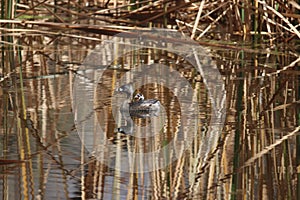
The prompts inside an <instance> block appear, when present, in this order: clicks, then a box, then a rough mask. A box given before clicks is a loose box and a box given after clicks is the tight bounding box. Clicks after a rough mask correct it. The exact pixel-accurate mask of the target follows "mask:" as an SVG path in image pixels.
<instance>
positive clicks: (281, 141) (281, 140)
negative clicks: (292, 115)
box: [241, 126, 300, 169]
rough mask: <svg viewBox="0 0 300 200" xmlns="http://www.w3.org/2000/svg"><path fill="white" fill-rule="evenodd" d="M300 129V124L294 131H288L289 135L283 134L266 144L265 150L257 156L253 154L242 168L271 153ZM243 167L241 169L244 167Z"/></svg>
mask: <svg viewBox="0 0 300 200" xmlns="http://www.w3.org/2000/svg"><path fill="white" fill-rule="evenodd" d="M299 130H300V126H298V127H296V128H295V130H293V131H292V132H290V133H288V134H287V135H285V136H283V137H282V138H281V139H279V140H276V142H275V143H273V144H271V145H269V146H266V147H265V148H264V150H262V151H260V152H259V153H257V154H256V155H255V156H253V157H252V158H250V159H248V160H247V161H246V162H245V164H244V165H243V166H242V168H245V167H248V166H250V165H251V164H253V163H254V162H255V161H256V160H257V159H259V158H261V157H262V156H263V155H265V154H267V153H269V152H270V151H271V150H273V149H274V148H275V147H276V146H278V145H280V144H282V143H283V142H284V141H286V140H288V139H289V138H290V137H292V136H295V134H297V133H298V132H299ZM242 168H241V169H242Z"/></svg>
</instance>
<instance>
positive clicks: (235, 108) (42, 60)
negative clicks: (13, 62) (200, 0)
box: [0, 45, 299, 199]
mask: <svg viewBox="0 0 300 200" xmlns="http://www.w3.org/2000/svg"><path fill="white" fill-rule="evenodd" d="M51 48H53V49H51ZM51 48H49V49H47V54H45V53H41V54H35V55H34V56H32V55H31V53H33V52H32V51H24V56H23V59H24V64H23V66H24V67H23V72H22V79H20V76H19V74H20V72H19V71H13V72H12V74H11V76H8V77H4V78H3V79H1V83H0V84H1V89H0V92H1V98H0V101H1V112H0V115H1V119H2V120H1V133H2V134H1V135H0V139H1V144H2V145H1V150H0V152H1V161H0V174H1V176H0V177H1V178H0V185H1V187H0V194H1V195H2V197H3V196H9V199H33V197H35V198H37V199H80V198H86V199H88V198H91V199H230V197H231V195H233V194H234V195H236V196H235V197H236V198H237V199H241V198H240V197H242V196H243V195H244V193H243V192H245V191H246V190H247V192H248V193H249V195H250V196H251V198H252V197H253V198H258V199H262V198H263V197H268V198H269V199H276V198H279V197H280V198H286V197H291V196H295V195H296V191H297V190H296V187H295V183H294V182H295V176H296V167H297V165H296V157H295V156H296V150H297V146H296V145H297V143H296V140H295V138H296V133H297V131H299V127H298V125H297V123H298V121H299V71H298V70H297V64H296V63H297V62H299V57H297V56H295V54H293V53H290V52H288V51H281V50H279V49H278V50H274V51H270V52H265V51H264V52H263V53H258V52H259V51H257V52H254V53H253V52H250V53H249V52H244V51H239V50H224V49H216V48H213V49H211V52H210V53H211V56H212V58H213V60H214V62H215V63H216V66H212V67H216V68H218V69H219V71H220V73H221V74H222V76H223V78H224V83H225V89H226V96H227V99H226V120H225V125H224V128H223V131H222V134H221V136H220V137H219V138H217V142H218V143H217V146H215V147H214V148H213V149H209V147H207V149H205V148H204V149H205V150H206V152H209V153H207V154H205V156H206V160H205V162H204V161H203V160H204V158H203V157H202V156H203V155H204V154H202V153H203V152H202V151H203V148H202V146H205V145H206V144H205V142H204V141H205V137H206V136H207V135H209V134H210V133H211V131H212V130H211V127H210V126H209V123H210V121H211V120H212V119H211V118H212V116H211V110H212V103H211V99H210V98H209V93H208V91H207V88H206V85H205V83H204V81H203V77H201V75H200V73H198V72H197V71H196V70H195V69H194V67H193V66H192V65H191V64H190V63H188V62H186V61H185V60H184V59H183V58H182V57H180V56H178V55H175V54H174V53H172V52H169V51H167V50H159V51H158V50H153V49H147V48H142V49H141V50H139V51H136V52H131V53H129V54H128V55H125V56H124V57H122V58H120V60H117V61H115V63H113V64H111V63H109V64H110V65H111V66H110V67H109V68H107V69H106V70H105V71H104V73H103V74H102V77H101V78H100V79H98V77H94V78H95V79H93V81H92V83H93V84H94V87H92V88H85V89H86V90H90V91H91V92H92V93H93V94H94V96H90V97H89V96H82V99H80V101H79V103H82V107H83V108H85V107H84V106H85V105H83V104H84V102H86V101H90V100H91V98H92V102H94V103H93V106H92V109H91V110H88V108H87V111H86V112H87V113H88V112H89V111H91V112H92V114H91V115H88V114H86V113H85V111H84V112H83V113H75V115H74V112H73V111H74V99H73V92H74V89H73V83H74V77H76V76H78V75H80V72H79V70H78V71H77V68H76V67H77V63H82V62H83V60H84V58H85V57H86V55H87V52H86V50H82V49H81V48H80V45H78V46H75V47H74V46H69V45H57V46H53V47H51ZM55 49H56V50H57V49H60V50H59V51H56V50H55ZM90 49H93V47H91V48H87V50H90ZM75 55H76V56H75ZM37 56H38V57H37ZM142 64H145V65H146V66H147V67H151V66H154V65H155V64H157V65H165V66H167V67H168V68H169V69H172V70H174V71H176V72H178V73H179V74H180V75H181V76H182V77H184V79H186V80H187V82H188V83H189V84H190V85H191V86H192V89H193V95H194V96H193V101H196V102H197V107H198V109H199V112H198V113H197V116H196V119H197V124H189V123H188V122H187V124H188V125H190V126H191V127H192V126H193V129H189V130H195V131H194V132H185V130H184V129H185V128H186V127H183V126H182V121H183V120H185V119H182V118H183V117H185V116H183V115H182V107H181V106H182V104H188V103H190V102H180V100H179V99H178V98H177V97H178V95H179V94H185V93H187V92H188V91H187V90H188V89H187V88H184V87H182V86H181V85H180V82H178V83H176V82H174V88H175V90H170V89H169V88H168V87H165V86H163V84H160V83H159V82H157V83H148V82H147V80H144V79H141V80H139V81H141V82H142V86H137V87H136V88H135V90H134V94H136V93H138V92H139V93H142V94H143V95H144V96H145V99H157V100H159V101H160V103H161V105H162V107H163V108H162V110H161V112H160V114H159V115H158V116H152V117H150V118H149V117H145V118H143V117H140V116H135V117H133V118H132V121H129V120H126V118H125V119H124V117H122V113H120V112H119V111H120V106H121V105H122V102H124V101H126V100H128V98H127V97H126V96H125V95H123V94H115V90H116V89H117V88H118V87H120V86H121V85H120V83H121V82H122V81H121V80H122V78H123V79H124V78H125V79H124V80H125V82H126V78H128V77H126V72H128V71H130V70H134V69H136V68H138V66H140V65H142ZM148 72H149V73H150V74H148V75H149V76H150V75H151V73H153V74H152V75H155V74H156V73H158V72H156V71H152V70H150V71H148ZM128 80H130V77H129V78H128ZM135 81H136V80H135ZM21 82H22V84H23V86H22V87H19V86H20V83H21ZM20 88H21V89H20ZM79 95H80V94H79ZM129 101H131V98H129ZM75 103H78V102H75ZM79 106H81V105H79ZM191 113H192V110H191ZM78 115H79V116H78ZM81 116H83V117H81ZM187 116H188V115H187ZM74 119H75V120H74ZM76 119H77V120H78V119H80V120H79V121H76ZM88 120H91V121H92V122H93V123H95V124H98V125H99V126H100V127H101V128H102V132H96V131H95V132H92V133H90V134H89V135H88V137H85V136H84V137H82V135H80V134H81V133H82V129H80V131H79V132H78V133H77V127H76V126H75V125H76V124H75V121H76V122H77V123H85V122H86V121H88ZM120 127H122V128H123V129H125V128H127V129H126V130H128V129H130V130H129V131H125V132H128V133H129V134H128V133H127V134H124V133H120V131H119V132H118V128H120ZM296 127H298V129H297V128H296ZM83 128H86V129H88V128H89V127H83ZM88 130H89V129H88ZM180 132H182V133H184V134H182V135H181V136H182V138H180V137H179V138H177V136H178V133H180ZM103 133H104V134H103ZM188 137H192V143H191V145H190V146H189V148H188V149H184V150H183V149H176V148H175V149H171V150H170V149H167V150H166V151H164V152H162V153H161V154H159V155H160V156H161V157H155V158H153V159H151V160H143V159H133V160H130V159H129V157H122V156H128V154H130V153H149V152H152V151H155V150H157V149H161V148H163V147H164V146H166V145H168V144H169V143H170V142H171V141H172V140H174V138H175V140H176V141H180V142H184V141H185V140H186V139H187V138H188ZM101 138H104V139H105V143H103V141H99V140H101ZM83 139H84V140H85V141H83ZM99 144H101V145H102V146H101V145H100V146H99ZM107 144H109V146H107ZM90 147H93V148H92V149H93V150H95V151H94V152H91V151H88V150H90ZM94 147H95V148H94ZM298 148H299V147H298ZM168 150H169V151H168ZM97 153H100V155H99V154H97ZM178 155H179V156H178ZM200 155H201V156H200ZM98 156H100V157H101V156H102V157H104V158H105V160H104V161H105V162H101V161H103V160H101V159H100V161H99V159H98ZM175 157H176V159H174V158H175ZM125 159H126V162H125V161H124V160H125ZM157 160H160V161H157ZM152 161H153V162H152ZM154 161H157V162H163V163H165V164H166V165H165V167H163V168H159V169H157V170H155V171H151V170H149V169H150V168H151V166H152V167H153V166H154V168H155V167H156V164H157V163H155V162H154ZM170 161H172V162H170ZM124 163H127V164H124ZM122 165H124V166H122ZM125 165H126V166H125ZM122 167H124V168H125V167H128V168H129V169H130V170H128V171H126V170H125V171H124V170H123V171H119V170H116V169H120V168H121V169H123V168H122ZM140 170H141V171H145V173H136V172H139V171H140ZM247 181H248V182H247ZM244 186H247V188H248V189H243V187H244ZM242 191H243V192H242ZM249 198H250V197H249Z"/></svg>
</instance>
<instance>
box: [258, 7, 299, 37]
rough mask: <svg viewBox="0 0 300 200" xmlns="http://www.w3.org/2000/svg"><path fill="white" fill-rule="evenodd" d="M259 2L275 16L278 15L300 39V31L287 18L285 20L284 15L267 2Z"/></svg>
mask: <svg viewBox="0 0 300 200" xmlns="http://www.w3.org/2000/svg"><path fill="white" fill-rule="evenodd" d="M258 2H259V3H260V4H262V5H263V6H265V7H266V8H267V9H269V10H271V11H272V12H273V13H274V14H275V15H277V16H278V17H280V18H281V19H282V20H283V21H284V22H285V23H286V24H287V25H288V26H289V27H290V28H291V29H292V30H293V31H294V33H295V34H296V35H297V36H298V37H299V38H300V33H299V31H298V30H297V29H296V28H295V26H294V25H292V24H291V23H290V21H289V20H288V19H287V18H285V17H284V16H283V15H282V14H280V13H279V12H278V11H276V10H275V9H274V8H272V7H271V6H268V5H267V4H266V2H265V1H258Z"/></svg>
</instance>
